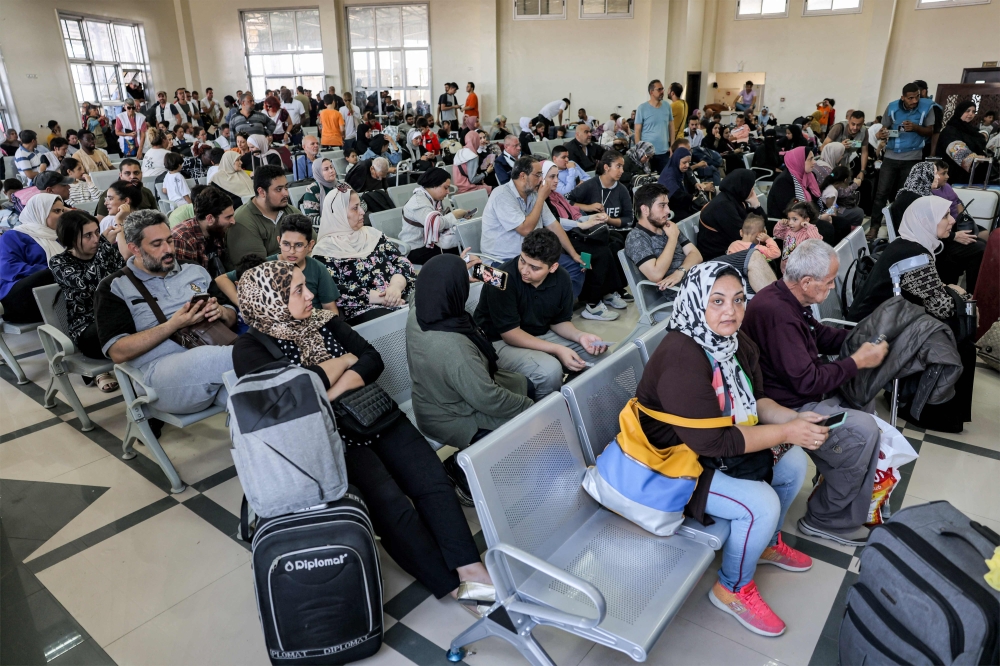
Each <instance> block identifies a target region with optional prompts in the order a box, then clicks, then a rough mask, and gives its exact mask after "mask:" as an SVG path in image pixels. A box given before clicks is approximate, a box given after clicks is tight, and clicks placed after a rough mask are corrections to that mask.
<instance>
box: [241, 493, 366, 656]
mask: <svg viewBox="0 0 1000 666" xmlns="http://www.w3.org/2000/svg"><path fill="white" fill-rule="evenodd" d="M247 511H248V509H247V503H246V498H244V500H243V512H242V513H243V515H242V516H241V532H240V533H241V536H242V537H243V538H244V539H247V538H248V526H247V522H248V518H247ZM252 550H253V556H252V561H253V572H254V587H255V588H256V590H257V614H258V616H259V617H260V623H261V627H262V628H263V630H264V642H265V644H266V645H267V650H268V655H269V656H270V658H271V663H272V664H281V665H287V666H298V665H299V664H302V665H305V664H347V663H350V662H352V661H357V660H359V659H364V658H366V657H370V656H372V655H374V654H375V653H376V652H378V651H379V648H380V647H381V646H382V633H383V622H382V572H381V569H380V566H379V557H378V550H377V549H376V548H375V533H374V531H373V530H372V525H371V520H370V519H369V517H368V509H367V507H366V506H365V503H364V500H362V499H361V495H360V493H359V492H358V490H357V489H356V488H354V487H353V486H352V487H349V488H348V491H347V494H345V495H344V496H343V497H342V498H341V499H339V500H337V501H336V502H331V503H329V504H327V505H326V506H324V507H322V508H315V509H309V510H306V511H300V512H297V513H293V514H288V515H285V516H278V517H276V518H269V519H264V518H258V520H257V525H256V529H255V530H254V532H253V541H252Z"/></svg>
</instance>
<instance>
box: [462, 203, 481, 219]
mask: <svg viewBox="0 0 1000 666" xmlns="http://www.w3.org/2000/svg"><path fill="white" fill-rule="evenodd" d="M478 212H479V207H478V206H476V207H475V208H473V209H472V210H470V211H469V212H467V213H466V214H465V219H467V220H471V219H472V218H474V217H475V216H476V213H478Z"/></svg>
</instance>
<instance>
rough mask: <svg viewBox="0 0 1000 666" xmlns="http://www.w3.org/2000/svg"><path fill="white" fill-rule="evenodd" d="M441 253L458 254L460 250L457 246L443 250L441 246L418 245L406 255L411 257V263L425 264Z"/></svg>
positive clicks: (408, 257)
mask: <svg viewBox="0 0 1000 666" xmlns="http://www.w3.org/2000/svg"><path fill="white" fill-rule="evenodd" d="M439 254H455V255H457V254H459V252H458V248H457V247H453V248H450V249H448V250H442V249H441V248H439V247H418V248H417V249H415V250H410V253H409V254H407V255H406V258H407V259H409V260H410V262H411V263H414V264H417V265H418V266H423V265H424V264H426V263H427V262H428V261H430V260H431V259H433V258H434V257H436V256H438V255H439Z"/></svg>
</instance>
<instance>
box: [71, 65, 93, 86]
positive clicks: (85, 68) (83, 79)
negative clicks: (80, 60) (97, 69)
mask: <svg viewBox="0 0 1000 666" xmlns="http://www.w3.org/2000/svg"><path fill="white" fill-rule="evenodd" d="M73 80H74V81H76V82H77V83H79V84H85V83H93V82H94V79H93V75H92V74H91V73H90V65H73Z"/></svg>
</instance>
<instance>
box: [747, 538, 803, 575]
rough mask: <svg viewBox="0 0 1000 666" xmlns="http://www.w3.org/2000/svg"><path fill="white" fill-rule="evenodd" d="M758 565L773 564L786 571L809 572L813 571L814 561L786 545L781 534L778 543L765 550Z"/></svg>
mask: <svg viewBox="0 0 1000 666" xmlns="http://www.w3.org/2000/svg"><path fill="white" fill-rule="evenodd" d="M757 564H773V565H774V566H776V567H781V568H782V569H785V570H786V571H809V570H810V569H812V565H813V561H812V558H811V557H809V556H808V555H806V554H805V553H803V552H801V551H798V550H795V549H794V548H792V547H791V546H789V545H788V544H786V543H785V542H784V541H783V540H782V538H781V533H780V532H779V533H778V543H777V544H775V545H773V546H768V547H767V548H765V549H764V552H763V553H761V554H760V559H759V560H757Z"/></svg>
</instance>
